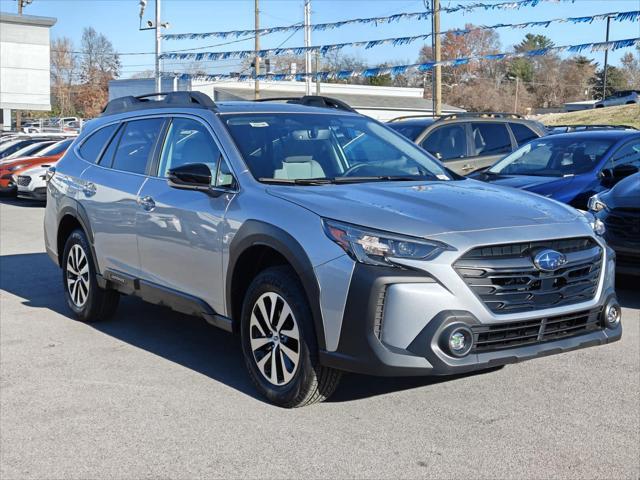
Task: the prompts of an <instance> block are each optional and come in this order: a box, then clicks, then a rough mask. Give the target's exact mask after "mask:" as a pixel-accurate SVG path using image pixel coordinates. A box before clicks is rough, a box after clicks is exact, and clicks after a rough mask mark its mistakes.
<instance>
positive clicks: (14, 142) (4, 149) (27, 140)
mask: <svg viewBox="0 0 640 480" xmlns="http://www.w3.org/2000/svg"><path fill="white" fill-rule="evenodd" d="M50 139H51V137H46V136H43V137H30V136H26V135H24V136H23V135H21V136H16V137H15V138H13V139H11V140H8V141H6V142H4V143H2V144H0V160H3V159H5V158H7V157H8V156H9V155H11V154H13V153H15V152H17V151H18V150H21V149H22V148H24V147H27V146H29V145H32V144H34V143H39V142H42V141H45V140H50Z"/></svg>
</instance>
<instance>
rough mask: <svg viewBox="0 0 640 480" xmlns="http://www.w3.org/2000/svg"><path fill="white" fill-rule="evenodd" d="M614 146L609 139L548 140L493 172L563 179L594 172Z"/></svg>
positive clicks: (527, 147) (525, 147) (502, 162)
mask: <svg viewBox="0 0 640 480" xmlns="http://www.w3.org/2000/svg"><path fill="white" fill-rule="evenodd" d="M612 144H613V142H612V141H610V140H607V139H584V140H583V139H582V138H575V137H564V138H558V137H544V138H541V139H538V140H534V141H532V142H530V143H528V144H526V145H523V146H522V147H520V148H519V149H518V150H516V151H515V152H513V153H512V154H510V155H507V156H506V157H505V158H503V159H502V160H500V161H499V162H498V163H496V164H495V165H494V166H493V167H491V168H490V169H489V172H490V173H496V174H502V175H536V176H544V177H562V176H567V175H579V174H581V173H587V172H590V171H591V170H593V169H594V168H595V167H596V166H597V165H598V163H599V162H600V160H601V159H602V157H603V156H604V155H605V154H606V153H607V151H608V150H609V149H610V148H611V145H612Z"/></svg>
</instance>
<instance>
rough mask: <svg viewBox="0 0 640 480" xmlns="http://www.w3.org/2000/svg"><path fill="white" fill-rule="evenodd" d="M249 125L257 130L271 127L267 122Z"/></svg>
mask: <svg viewBox="0 0 640 480" xmlns="http://www.w3.org/2000/svg"><path fill="white" fill-rule="evenodd" d="M249 125H251V126H252V127H255V128H264V127H268V126H269V124H268V123H267V122H249Z"/></svg>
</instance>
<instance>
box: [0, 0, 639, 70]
mask: <svg viewBox="0 0 640 480" xmlns="http://www.w3.org/2000/svg"><path fill="white" fill-rule="evenodd" d="M465 1H470V2H471V3H476V2H478V1H482V2H483V3H497V1H496V0H452V1H451V0H450V1H447V0H441V5H442V6H443V7H447V6H454V5H458V4H460V3H465ZM502 1H505V0H502ZM147 3H148V6H147V10H146V13H145V16H144V21H146V20H152V19H154V9H155V1H154V0H148V2H147ZM303 3H304V2H303V1H302V0H261V1H260V10H261V16H260V18H261V20H260V22H261V25H260V26H261V27H263V28H264V27H272V26H281V25H290V24H293V23H297V22H301V21H302V19H303ZM428 3H430V2H428ZM311 5H312V16H311V21H312V23H324V22H332V21H338V20H345V19H350V18H362V17H374V16H385V15H391V14H394V13H401V12H417V11H422V10H424V3H423V0H312V2H311ZM161 7H162V8H161V9H162V21H163V22H169V23H170V28H169V30H167V33H187V32H210V31H225V30H241V29H242V30H244V29H252V28H253V26H254V24H253V21H254V2H253V0H161ZM16 8H17V2H16V0H0V10H2V11H3V12H15V11H16ZM629 10H640V0H576V1H575V2H573V3H572V2H570V1H561V2H557V3H555V2H543V3H540V4H538V5H537V6H535V7H524V8H521V9H519V10H491V11H485V10H483V9H477V10H474V11H472V12H456V13H443V14H442V18H441V23H442V27H441V28H442V30H446V29H451V28H460V27H463V26H464V25H465V23H473V24H476V25H494V24H498V23H521V22H526V21H536V20H548V19H554V18H565V17H575V16H584V15H593V14H599V13H607V12H618V11H629ZM24 13H25V14H30V15H40V16H50V17H55V18H57V19H58V21H57V23H56V24H55V26H54V27H53V28H52V31H51V35H52V38H57V37H69V38H71V39H72V40H73V42H74V43H75V44H76V46H79V43H80V38H81V36H82V30H83V28H84V27H93V28H95V29H96V30H97V31H99V32H101V33H104V34H105V35H106V36H107V37H108V38H109V39H110V40H111V42H112V43H113V45H114V47H115V48H116V50H117V51H118V52H120V53H128V52H148V54H145V55H122V56H121V61H122V77H123V78H127V77H130V76H131V75H133V74H135V73H138V72H141V71H144V70H152V69H153V50H154V34H153V31H139V30H138V27H139V3H138V0H33V3H32V4H30V5H28V6H27V7H26V8H25V11H24ZM430 30H431V24H430V21H417V20H408V21H403V22H400V23H393V24H385V25H379V26H374V25H349V26H346V27H343V28H340V29H335V30H331V31H328V32H313V33H312V42H311V43H312V44H314V45H322V44H331V43H342V42H349V41H360V40H373V39H380V38H389V37H399V36H409V35H420V34H422V33H425V32H428V31H430ZM498 33H499V34H500V39H501V43H502V51H507V50H508V49H510V48H511V47H512V46H513V45H514V44H517V43H518V42H519V41H520V40H521V39H522V38H523V37H524V35H525V34H526V33H534V34H544V35H547V36H548V37H550V38H551V39H552V40H553V41H554V42H555V44H556V45H570V44H580V43H588V42H598V41H604V39H605V22H594V23H592V24H578V25H574V24H570V23H565V24H552V25H550V26H549V27H547V28H543V27H540V28H532V29H526V30H524V29H508V28H503V29H499V30H498ZM632 37H640V24H639V23H637V22H636V23H632V22H612V23H611V33H610V39H611V40H616V39H623V38H632ZM229 40H230V39H227V40H224V39H219V38H209V39H207V40H196V41H176V40H171V41H164V42H163V47H162V48H163V50H164V51H170V50H177V49H187V48H196V47H204V46H210V47H209V48H206V49H204V51H229V50H250V49H252V48H253V40H245V41H241V42H237V43H232V44H229V45H224V46H212V45H215V44H219V43H223V42H225V41H227V42H228V41H229ZM301 45H304V40H303V33H302V32H298V33H295V34H293V35H291V33H280V34H272V35H266V36H263V37H262V39H261V48H275V47H279V46H289V47H295V46H301ZM421 46H422V43H421V42H414V43H412V44H409V45H404V46H400V47H393V46H390V45H389V46H380V47H376V48H372V49H368V50H365V49H364V48H349V49H344V50H343V51H344V53H347V54H350V55H356V56H358V57H359V58H361V59H362V60H364V62H366V63H367V64H368V65H370V66H375V65H377V64H379V63H381V62H388V63H391V64H403V63H413V62H415V61H416V59H417V57H418V52H419V50H420V47H421ZM625 51H629V49H626V50H625V49H621V50H618V51H616V52H613V53H610V55H609V58H610V62H611V63H612V64H617V63H618V62H619V60H620V57H621V56H622V55H623V54H624V53H625ZM584 54H585V55H586V56H587V57H591V58H594V59H595V60H596V61H597V62H599V64H600V65H602V62H603V59H604V54H603V53H596V54H591V53H590V52H585V53H584ZM240 63H241V60H238V59H235V60H227V61H223V62H207V63H204V65H205V66H206V67H207V70H208V71H209V72H210V73H219V72H222V71H239V70H240V68H239V67H240ZM163 70H164V71H178V70H180V66H179V65H177V64H175V63H172V61H171V60H166V61H165V65H164V66H163Z"/></svg>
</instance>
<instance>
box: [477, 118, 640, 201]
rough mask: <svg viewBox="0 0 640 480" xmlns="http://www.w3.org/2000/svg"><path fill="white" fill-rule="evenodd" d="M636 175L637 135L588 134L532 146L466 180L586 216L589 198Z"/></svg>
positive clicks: (638, 168) (630, 132)
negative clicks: (531, 195)
mask: <svg viewBox="0 0 640 480" xmlns="http://www.w3.org/2000/svg"><path fill="white" fill-rule="evenodd" d="M638 171H640V131H634V130H590V131H581V132H573V133H564V134H558V135H551V136H546V137H542V138H539V139H536V140H532V141H531V142H529V143H527V144H525V145H523V146H522V147H520V148H519V149H517V150H515V151H514V152H513V153H511V154H509V155H507V156H506V157H504V158H502V159H501V160H499V161H498V162H496V163H495V164H494V165H493V166H492V167H490V168H488V169H487V170H484V171H478V172H475V173H472V174H471V175H469V177H471V178H475V179H477V180H482V181H485V182H490V183H496V184H498V185H504V186H509V187H515V188H521V189H524V190H528V191H530V192H534V193H538V194H540V195H544V196H545V197H549V198H553V199H554V200H558V201H560V202H563V203H567V204H569V205H572V206H574V207H576V208H580V209H582V210H586V209H587V203H588V201H589V198H590V197H591V196H592V195H594V194H596V193H599V192H602V191H604V190H607V189H609V188H611V187H613V186H614V185H615V184H616V183H618V182H619V181H620V180H622V179H623V178H626V177H628V176H630V175H632V174H634V173H636V172H638Z"/></svg>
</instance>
